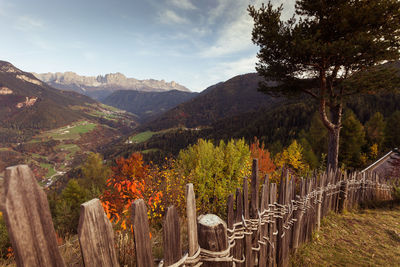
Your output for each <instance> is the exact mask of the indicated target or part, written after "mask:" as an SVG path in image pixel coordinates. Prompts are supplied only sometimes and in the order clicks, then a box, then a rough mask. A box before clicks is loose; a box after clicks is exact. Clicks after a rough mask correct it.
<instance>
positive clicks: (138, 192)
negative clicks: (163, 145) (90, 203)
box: [100, 153, 162, 229]
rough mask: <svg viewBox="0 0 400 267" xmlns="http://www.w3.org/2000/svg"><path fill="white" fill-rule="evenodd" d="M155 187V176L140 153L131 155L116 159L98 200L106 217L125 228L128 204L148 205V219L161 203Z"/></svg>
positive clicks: (156, 178) (157, 181)
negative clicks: (142, 200)
mask: <svg viewBox="0 0 400 267" xmlns="http://www.w3.org/2000/svg"><path fill="white" fill-rule="evenodd" d="M158 184H159V180H158V177H155V176H154V175H153V173H152V169H151V168H150V166H149V165H146V164H145V163H144V161H143V157H142V155H141V154H139V153H133V154H132V155H131V156H130V157H129V158H127V159H125V158H122V157H121V158H118V159H117V160H116V164H115V166H113V167H112V176H111V177H110V179H108V180H107V185H106V189H105V191H104V193H103V195H102V196H101V198H100V199H101V201H102V204H103V207H104V209H105V212H106V214H107V216H108V218H109V219H110V220H111V221H112V222H114V223H115V224H118V225H120V226H121V228H122V229H126V228H127V223H128V222H129V220H128V218H129V216H127V215H128V213H129V208H130V206H131V204H132V203H133V202H134V201H135V200H136V199H139V198H142V199H144V200H145V201H146V203H147V205H148V211H149V213H148V215H149V218H150V219H152V218H153V215H154V214H155V211H156V209H157V207H159V205H160V204H161V197H162V193H161V192H160V191H159V190H158ZM157 214H159V213H157Z"/></svg>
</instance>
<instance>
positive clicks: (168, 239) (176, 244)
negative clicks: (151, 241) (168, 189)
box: [163, 206, 182, 266]
mask: <svg viewBox="0 0 400 267" xmlns="http://www.w3.org/2000/svg"><path fill="white" fill-rule="evenodd" d="M163 243H164V264H166V265H167V266H168V265H172V264H174V263H176V262H178V261H179V260H180V259H181V258H182V246H181V232H180V227H179V217H178V213H177V212H176V208H175V207H174V206H170V207H168V209H167V212H166V215H165V219H164V225H163Z"/></svg>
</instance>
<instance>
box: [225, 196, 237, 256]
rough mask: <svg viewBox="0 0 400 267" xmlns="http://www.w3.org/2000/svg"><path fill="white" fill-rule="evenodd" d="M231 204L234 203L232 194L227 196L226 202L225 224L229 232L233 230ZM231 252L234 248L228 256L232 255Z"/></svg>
mask: <svg viewBox="0 0 400 267" xmlns="http://www.w3.org/2000/svg"><path fill="white" fill-rule="evenodd" d="M233 202H234V199H233V194H230V195H229V196H228V201H227V202H226V213H227V221H226V224H227V227H228V229H229V230H232V229H233V225H234V223H235V213H234V209H233ZM235 245H236V242H235ZM233 250H234V247H233V248H231V251H230V255H234V254H233Z"/></svg>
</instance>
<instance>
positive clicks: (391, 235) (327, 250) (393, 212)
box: [292, 206, 400, 266]
mask: <svg viewBox="0 0 400 267" xmlns="http://www.w3.org/2000/svg"><path fill="white" fill-rule="evenodd" d="M399 219H400V206H395V207H394V208H393V209H390V208H379V209H366V210H360V211H353V212H348V213H345V214H343V215H337V214H331V215H329V216H327V217H326V218H325V219H324V220H323V224H322V227H321V231H320V232H318V233H315V234H314V238H313V241H312V242H309V243H306V244H304V245H303V246H302V247H301V248H300V249H299V250H298V252H297V253H296V254H295V255H294V256H293V257H292V266H398V264H400V220H399Z"/></svg>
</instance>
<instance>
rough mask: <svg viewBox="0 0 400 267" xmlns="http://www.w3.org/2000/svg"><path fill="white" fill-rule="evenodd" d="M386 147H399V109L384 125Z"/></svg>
mask: <svg viewBox="0 0 400 267" xmlns="http://www.w3.org/2000/svg"><path fill="white" fill-rule="evenodd" d="M385 139H386V147H387V148H389V149H393V148H396V147H397V148H398V147H400V110H398V111H396V112H394V113H393V114H392V115H391V116H390V117H389V118H388V120H387V123H386V127H385Z"/></svg>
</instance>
